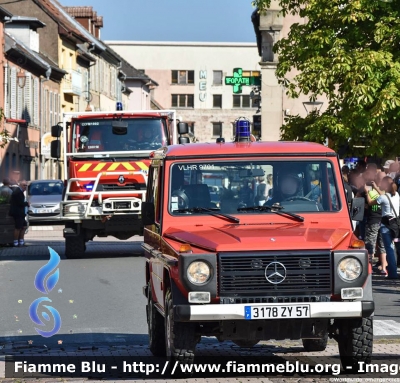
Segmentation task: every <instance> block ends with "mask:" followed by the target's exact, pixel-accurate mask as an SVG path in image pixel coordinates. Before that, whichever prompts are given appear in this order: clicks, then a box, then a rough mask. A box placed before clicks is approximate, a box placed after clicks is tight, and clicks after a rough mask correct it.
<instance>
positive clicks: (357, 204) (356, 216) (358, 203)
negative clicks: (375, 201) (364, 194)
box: [350, 197, 365, 221]
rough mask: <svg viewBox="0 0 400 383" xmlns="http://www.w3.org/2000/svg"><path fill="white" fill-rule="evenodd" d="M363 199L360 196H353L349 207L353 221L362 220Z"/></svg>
mask: <svg viewBox="0 0 400 383" xmlns="http://www.w3.org/2000/svg"><path fill="white" fill-rule="evenodd" d="M364 209H365V199H364V198H361V197H356V198H353V201H352V203H351V207H350V216H351V219H352V220H353V221H362V220H363V219H364Z"/></svg>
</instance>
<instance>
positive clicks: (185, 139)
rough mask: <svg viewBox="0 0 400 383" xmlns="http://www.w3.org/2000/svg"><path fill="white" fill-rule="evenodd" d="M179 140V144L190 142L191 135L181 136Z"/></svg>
mask: <svg viewBox="0 0 400 383" xmlns="http://www.w3.org/2000/svg"><path fill="white" fill-rule="evenodd" d="M178 142H179V144H190V138H189V137H179V138H178Z"/></svg>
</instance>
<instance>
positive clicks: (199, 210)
mask: <svg viewBox="0 0 400 383" xmlns="http://www.w3.org/2000/svg"><path fill="white" fill-rule="evenodd" d="M216 210H219V209H218V208H216V209H207V208H206V207H190V208H186V209H178V210H174V211H173V212H174V213H175V212H177V213H209V214H210V215H213V216H214V217H219V218H222V217H224V218H226V219H229V220H230V221H232V222H235V223H239V222H240V219H239V218H236V217H234V216H232V215H229V214H224V213H219V212H217V211H216Z"/></svg>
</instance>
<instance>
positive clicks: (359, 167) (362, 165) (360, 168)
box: [355, 160, 367, 174]
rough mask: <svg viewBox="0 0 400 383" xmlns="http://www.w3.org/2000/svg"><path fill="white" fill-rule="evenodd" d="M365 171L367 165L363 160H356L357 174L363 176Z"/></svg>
mask: <svg viewBox="0 0 400 383" xmlns="http://www.w3.org/2000/svg"><path fill="white" fill-rule="evenodd" d="M366 169H367V163H366V162H365V161H364V160H358V161H357V164H356V167H355V170H356V172H357V173H358V174H363V173H364V172H365V170H366Z"/></svg>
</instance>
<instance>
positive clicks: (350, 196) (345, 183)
mask: <svg viewBox="0 0 400 383" xmlns="http://www.w3.org/2000/svg"><path fill="white" fill-rule="evenodd" d="M349 174H350V168H349V167H348V166H347V165H344V166H342V176H343V186H344V191H345V192H346V201H347V205H348V207H349V208H350V206H351V203H352V201H353V196H354V195H353V190H352V188H351V186H350V183H349Z"/></svg>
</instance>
